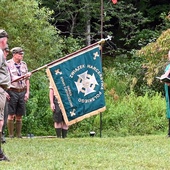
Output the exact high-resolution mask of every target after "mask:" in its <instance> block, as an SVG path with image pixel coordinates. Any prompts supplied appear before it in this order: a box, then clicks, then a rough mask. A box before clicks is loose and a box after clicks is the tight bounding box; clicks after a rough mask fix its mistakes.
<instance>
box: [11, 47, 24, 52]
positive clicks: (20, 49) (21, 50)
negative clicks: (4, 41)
mask: <svg viewBox="0 0 170 170" xmlns="http://www.w3.org/2000/svg"><path fill="white" fill-rule="evenodd" d="M11 53H12V54H16V53H20V54H24V50H23V49H22V48H21V47H14V48H12V49H11Z"/></svg>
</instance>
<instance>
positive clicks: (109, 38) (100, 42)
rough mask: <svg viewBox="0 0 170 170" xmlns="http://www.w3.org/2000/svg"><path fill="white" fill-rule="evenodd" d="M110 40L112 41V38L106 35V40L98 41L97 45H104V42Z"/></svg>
mask: <svg viewBox="0 0 170 170" xmlns="http://www.w3.org/2000/svg"><path fill="white" fill-rule="evenodd" d="M111 39H112V36H110V35H108V36H107V38H102V39H101V40H100V41H99V44H103V43H105V41H107V40H111Z"/></svg>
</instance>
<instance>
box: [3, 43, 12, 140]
mask: <svg viewBox="0 0 170 170" xmlns="http://www.w3.org/2000/svg"><path fill="white" fill-rule="evenodd" d="M3 52H4V57H5V60H6V58H7V55H8V54H9V52H10V50H9V47H8V44H7V45H6V47H5V48H4V49H3ZM8 100H9V94H8V93H6V103H5V108H4V124H3V127H2V137H1V141H2V143H6V140H5V128H6V125H7V118H8Z"/></svg>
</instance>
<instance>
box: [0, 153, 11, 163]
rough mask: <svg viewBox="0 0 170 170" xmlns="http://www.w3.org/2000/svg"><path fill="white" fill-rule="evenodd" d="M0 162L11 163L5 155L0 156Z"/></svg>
mask: <svg viewBox="0 0 170 170" xmlns="http://www.w3.org/2000/svg"><path fill="white" fill-rule="evenodd" d="M0 161H8V162H9V161H10V160H9V159H8V158H7V157H6V156H5V155H4V154H3V153H2V154H0Z"/></svg>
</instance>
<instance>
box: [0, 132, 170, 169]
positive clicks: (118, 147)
mask: <svg viewBox="0 0 170 170" xmlns="http://www.w3.org/2000/svg"><path fill="white" fill-rule="evenodd" d="M2 146H3V148H4V151H5V154H6V155H7V156H8V157H9V158H10V160H11V161H10V162H4V161H2V162H0V169H2V170H105V169H106V170H168V169H170V168H169V166H170V139H168V138H166V136H165V135H157V136H152V135H150V136H131V137H113V138H97V137H91V138H90V137H88V138H66V139H57V138H36V137H35V138H31V139H30V138H24V139H15V138H14V139H8V138H7V143H6V144H4V145H2Z"/></svg>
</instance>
